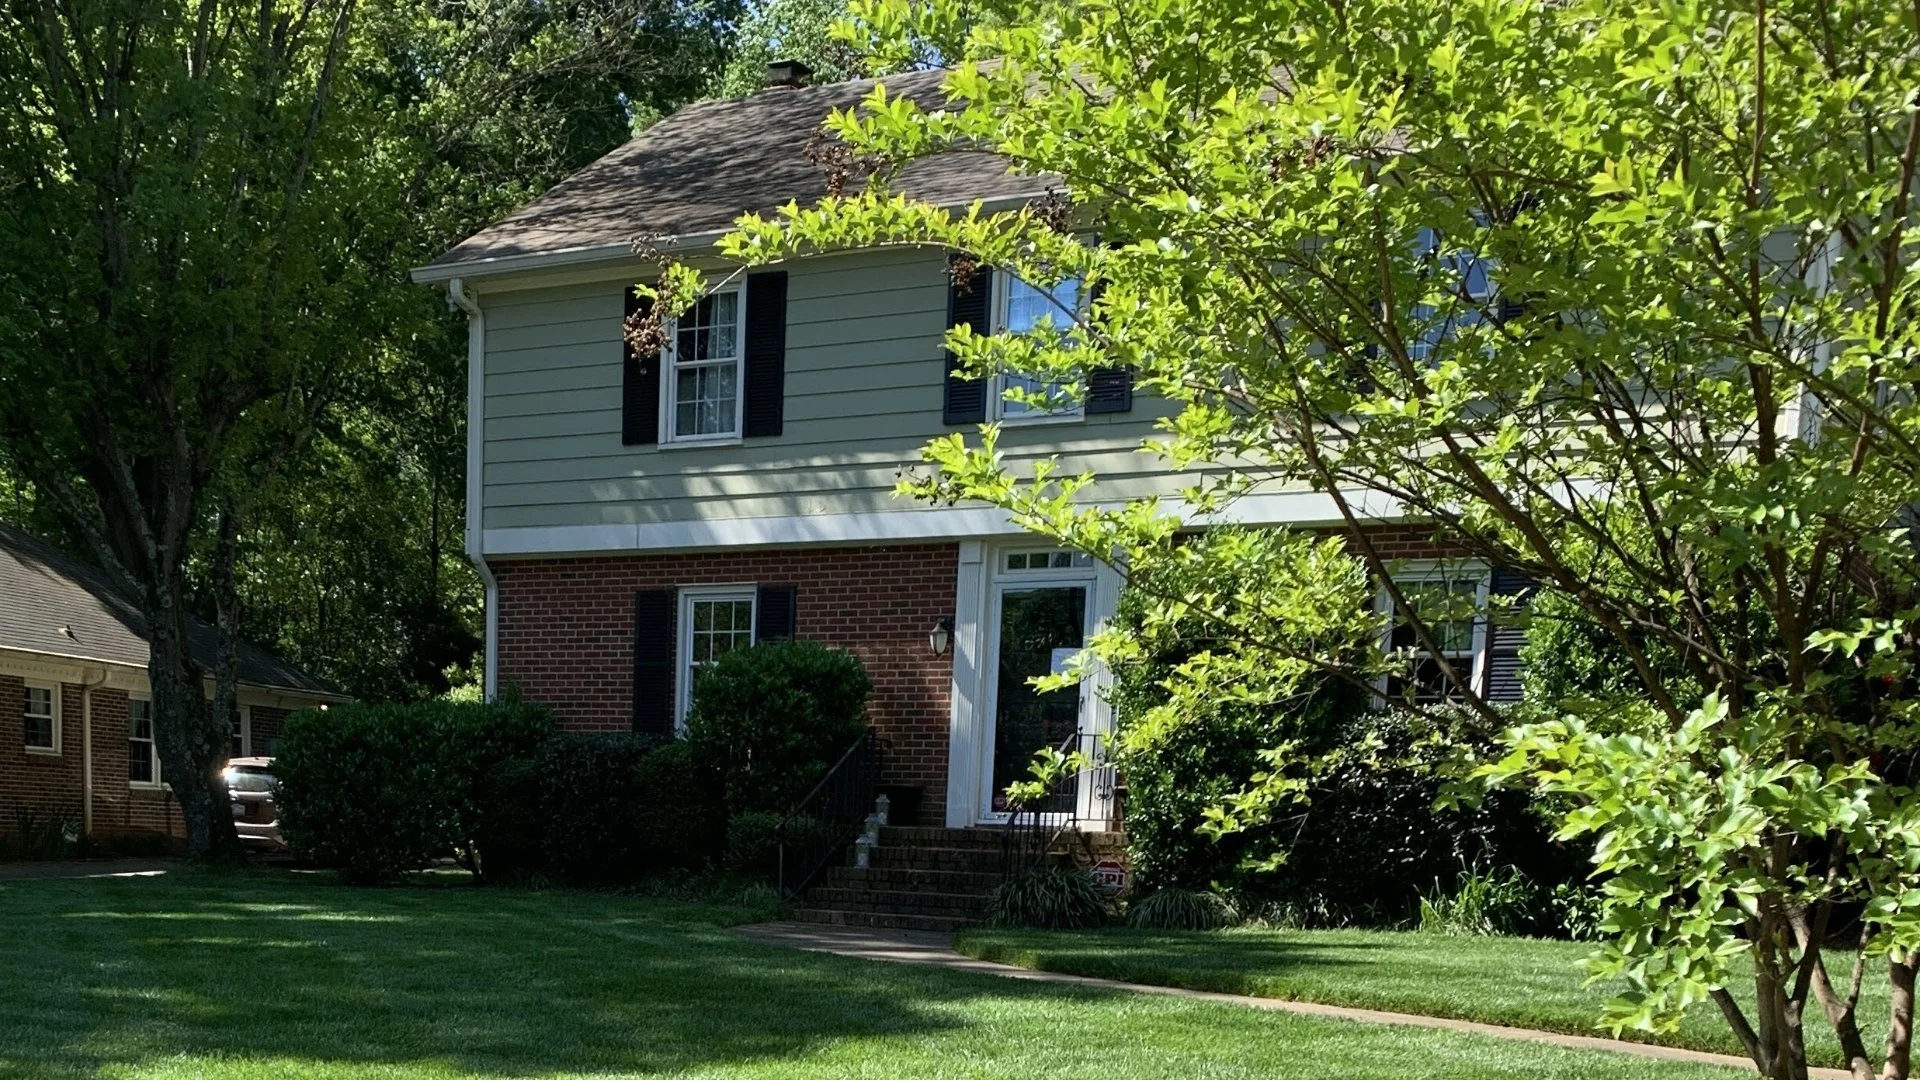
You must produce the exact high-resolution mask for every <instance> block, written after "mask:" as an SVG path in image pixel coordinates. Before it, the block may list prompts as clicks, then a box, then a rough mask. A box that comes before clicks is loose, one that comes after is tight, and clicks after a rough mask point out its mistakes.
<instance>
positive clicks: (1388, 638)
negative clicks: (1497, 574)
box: [1378, 563, 1489, 705]
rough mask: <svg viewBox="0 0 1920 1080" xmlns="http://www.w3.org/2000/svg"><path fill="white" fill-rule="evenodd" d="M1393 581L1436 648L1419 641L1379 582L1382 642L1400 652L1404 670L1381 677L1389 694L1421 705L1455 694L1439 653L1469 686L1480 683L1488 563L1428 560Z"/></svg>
mask: <svg viewBox="0 0 1920 1080" xmlns="http://www.w3.org/2000/svg"><path fill="white" fill-rule="evenodd" d="M1393 581H1394V584H1395V585H1396V586H1397V587H1398V588H1399V590H1400V594H1401V595H1402V596H1404V597H1405V598H1406V600H1407V602H1408V603H1409V604H1411V605H1412V607H1413V609H1414V611H1415V612H1416V613H1417V614H1418V615H1419V616H1420V620H1421V621H1422V622H1424V623H1425V624H1426V627H1427V632H1428V633H1429V634H1430V635H1431V636H1432V638H1433V641H1434V644H1435V645H1436V646H1437V647H1438V653H1437V654H1436V653H1435V652H1434V651H1432V650H1429V649H1427V648H1426V647H1425V645H1424V644H1422V642H1421V641H1420V638H1419V635H1418V634H1416V633H1415V632H1414V629H1413V625H1412V623H1411V622H1410V621H1409V620H1408V618H1407V616H1406V614H1405V613H1404V612H1403V611H1401V610H1400V609H1399V608H1398V607H1396V606H1395V604H1394V602H1393V597H1392V595H1391V594H1390V593H1388V592H1387V589H1386V586H1384V585H1382V586H1381V587H1380V592H1379V601H1378V607H1379V610H1380V611H1381V612H1382V613H1383V614H1385V615H1386V616H1387V620H1386V622H1387V625H1386V630H1385V635H1384V640H1383V642H1382V645H1383V646H1384V647H1385V648H1386V649H1387V651H1389V652H1391V653H1395V654H1399V655H1400V656H1401V657H1402V663H1403V670H1401V671H1398V672H1395V673H1392V674H1389V675H1388V676H1386V678H1385V679H1384V682H1383V685H1382V687H1381V689H1382V690H1383V691H1385V693H1386V695H1387V697H1388V698H1389V699H1390V700H1394V701H1412V702H1414V703H1415V704H1421V705H1432V704H1438V703H1441V702H1446V701H1452V700H1456V699H1458V698H1459V697H1460V691H1459V689H1458V688H1457V687H1455V686H1454V685H1453V683H1452V682H1451V681H1450V680H1449V679H1448V678H1447V676H1446V672H1445V670H1444V669H1443V668H1442V666H1441V664H1440V661H1439V659H1437V658H1436V657H1437V656H1438V657H1444V658H1445V659H1446V663H1447V666H1450V667H1452V668H1453V670H1454V671H1455V673H1457V674H1459V675H1462V676H1464V677H1466V678H1467V679H1468V680H1469V682H1470V683H1471V685H1473V686H1475V687H1484V686H1485V685H1486V660H1487V619H1486V611H1487V588H1488V584H1489V575H1488V573H1487V568H1486V567H1485V566H1482V565H1479V564H1476V563H1427V564H1420V565H1416V566H1411V567H1407V568H1404V569H1402V570H1401V571H1399V572H1397V573H1395V574H1394V576H1393Z"/></svg>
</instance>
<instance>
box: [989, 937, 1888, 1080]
mask: <svg viewBox="0 0 1920 1080" xmlns="http://www.w3.org/2000/svg"><path fill="white" fill-rule="evenodd" d="M958 947H959V949H960V951H961V952H963V953H966V954H967V955H968V956H972V957H976V958H979V959H982V960H996V961H999V962H1000V963H1004V964H1014V965H1017V966H1020V967H1028V968H1038V969H1040V970H1043V971H1058V972H1064V973H1066V974H1071V975H1091V976H1095V977H1098V978H1105V979H1119V980H1122V981H1125V982H1138V983H1150V984H1155V985H1160V986H1180V987H1186V988H1188V989H1193V990H1213V991H1219V992H1221V993H1229V994H1245V995H1249V996H1253V997H1269V998H1279V999H1282V1000H1286V1001H1310V1002H1316V1003H1319V1004H1324V1005H1350V1006H1357V1007H1361V1008H1368V1009H1385V1010H1388V1011H1392V1012H1409V1013H1418V1014H1421V1015H1423V1016H1444V1017H1451V1018H1454V1019H1459V1020H1478V1021H1481V1022H1484V1023H1490V1024H1505V1025H1509V1026H1512V1027H1524V1028H1534V1029H1537V1030H1542V1031H1558V1032H1564V1033H1567V1034H1573V1035H1605V1034H1607V1032H1605V1031H1603V1030H1599V1029H1598V1028H1597V1027H1596V1021H1597V1019H1598V1018H1599V1016H1600V1013H1601V1009H1602V1007H1603V1006H1604V1005H1605V1004H1606V1002H1607V1000H1608V999H1609V998H1611V997H1612V996H1614V994H1616V993H1618V992H1619V990H1620V989H1621V988H1620V987H1618V986H1607V985H1594V986H1588V985H1586V981H1587V980H1586V975H1585V974H1584V973H1582V972H1581V971H1580V969H1579V968H1578V967H1577V966H1576V965H1577V963H1578V962H1579V960H1580V958H1581V957H1583V956H1585V955H1587V953H1588V952H1589V951H1591V949H1590V947H1589V946H1587V945H1583V944H1579V943H1576V942H1569V941H1542V940H1537V939H1533V938H1489V937H1448V936H1445V935H1440V934H1421V933H1411V932H1405V931H1376V930H1241V929H1236V930H1219V931H1210V932H1200V931H1184V932H1158V931H1144V930H1126V929H1106V930H1093V931H1081V932H1071V931H1052V930H1011V929H983V930H973V931H968V932H967V933H965V934H963V935H961V938H960V941H959V942H958ZM1852 962H1853V958H1852V956H1851V955H1843V954H1831V955H1829V957H1828V963H1829V964H1833V965H1836V967H1835V968H1832V969H1830V970H1832V971H1833V973H1834V977H1835V979H1836V980H1837V981H1838V980H1844V978H1845V976H1846V973H1847V972H1848V971H1850V970H1851V965H1852ZM1744 970H1745V969H1742V972H1743V982H1744ZM1875 975H1880V976H1881V977H1880V978H1879V979H1878V980H1877V981H1876V979H1874V978H1873V976H1875ZM1868 976H1869V978H1868V979H1867V981H1866V989H1865V992H1864V993H1863V994H1862V995H1861V1007H1860V1015H1861V1018H1862V1021H1861V1026H1862V1028H1863V1029H1864V1030H1865V1033H1866V1035H1867V1045H1868V1047H1874V1046H1877V1045H1879V1042H1880V1040H1881V1039H1882V1038H1883V1037H1884V1033H1885V1031H1886V1017H1887V987H1886V981H1885V978H1884V969H1879V968H1874V967H1872V966H1871V965H1870V966H1869V969H1868ZM1734 990H1735V993H1736V996H1739V995H1740V994H1741V992H1742V986H1740V985H1736V986H1735V987H1734ZM1748 990H1749V992H1748V994H1747V996H1748V997H1750V996H1751V995H1750V986H1749V987H1748ZM1815 1014H1819V1015H1815ZM1808 1015H1809V1019H1808V1021H1807V1043H1808V1052H1809V1054H1810V1055H1811V1056H1812V1057H1813V1058H1814V1059H1815V1063H1816V1064H1825V1065H1834V1066H1838V1065H1840V1064H1841V1061H1840V1049H1839V1044H1838V1043H1837V1042H1836V1041H1835V1040H1834V1037H1833V1030H1832V1028H1831V1027H1829V1026H1828V1025H1827V1023H1826V1018H1825V1015H1824V1014H1820V1013H1819V1006H1818V1005H1817V1004H1809V1007H1808ZM1621 1037H1622V1038H1626V1039H1632V1040H1637V1041H1641V1042H1658V1043H1663V1044H1666V1045H1669V1046H1679V1047H1685V1048H1687V1049H1690V1050H1711V1051H1717V1052H1720V1053H1726V1054H1738V1053H1740V1052H1741V1051H1740V1044H1739V1042H1738V1041H1737V1040H1735V1039H1734V1037H1733V1034H1732V1032H1731V1031H1729V1030H1728V1028H1727V1026H1726V1022H1725V1020H1723V1019H1722V1018H1721V1015H1720V1010H1719V1009H1717V1008H1715V1007H1714V1006H1713V1005H1712V1004H1710V1003H1703V1004H1702V1005H1700V1006H1697V1007H1696V1008H1694V1009H1692V1010H1691V1011H1689V1012H1688V1013H1687V1015H1686V1017H1685V1018H1684V1020H1683V1021H1682V1024H1681V1027H1680V1029H1679V1030H1678V1031H1675V1032H1672V1033H1668V1034H1662V1035H1658V1036H1656V1035H1652V1034H1648V1033H1645V1032H1634V1031H1629V1032H1625V1033H1623V1034H1622V1036H1621Z"/></svg>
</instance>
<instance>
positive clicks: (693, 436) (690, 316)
mask: <svg viewBox="0 0 1920 1080" xmlns="http://www.w3.org/2000/svg"><path fill="white" fill-rule="evenodd" d="M746 308H747V305H746V303H745V301H744V298H743V296H742V295H741V292H740V289H739V288H738V287H735V288H729V289H723V290H721V291H719V292H715V293H711V294H709V295H707V296H704V297H701V298H700V301H699V302H698V303H696V304H694V305H693V308H692V309H691V310H690V311H688V312H687V313H686V314H685V315H682V316H681V317H680V318H679V319H677V320H675V321H674V326H673V345H672V347H671V348H670V349H669V350H668V354H667V363H666V364H664V365H663V368H664V370H665V371H666V382H667V385H666V392H665V393H663V394H662V395H661V397H662V398H663V399H664V403H665V404H664V408H665V412H666V424H665V425H664V426H665V428H666V430H667V433H668V441H669V442H698V441H702V440H711V439H731V438H737V437H739V435H740V411H741V408H740V405H741V401H740V386H741V370H740V369H741V361H742V359H743V357H744V355H745V351H746V349H745V338H746V327H745V325H744V320H745V318H746Z"/></svg>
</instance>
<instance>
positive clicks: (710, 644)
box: [684, 596, 754, 704]
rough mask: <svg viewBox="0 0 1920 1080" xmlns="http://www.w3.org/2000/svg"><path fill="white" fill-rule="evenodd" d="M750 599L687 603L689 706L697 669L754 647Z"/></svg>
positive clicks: (719, 598)
mask: <svg viewBox="0 0 1920 1080" xmlns="http://www.w3.org/2000/svg"><path fill="white" fill-rule="evenodd" d="M753 608H754V602H753V598H752V597H750V596H747V597H733V596H717V597H698V596H696V597H692V598H691V599H689V600H688V602H687V608H686V619H687V658H686V665H687V666H686V670H685V672H684V678H685V680H686V682H685V688H686V694H685V696H684V700H685V701H686V702H687V703H688V704H691V703H692V700H693V688H694V686H695V684H696V681H697V680H698V679H699V677H700V669H701V668H704V667H707V666H709V665H711V664H712V663H713V662H714V661H716V660H719V659H720V658H721V657H723V656H725V655H727V654H728V653H730V652H732V651H733V650H735V649H744V648H746V647H747V646H749V645H752V644H753V614H754V612H753Z"/></svg>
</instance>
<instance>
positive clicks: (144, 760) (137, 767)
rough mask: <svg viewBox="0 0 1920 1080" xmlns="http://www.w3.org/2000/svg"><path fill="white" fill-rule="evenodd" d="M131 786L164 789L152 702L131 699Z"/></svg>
mask: <svg viewBox="0 0 1920 1080" xmlns="http://www.w3.org/2000/svg"><path fill="white" fill-rule="evenodd" d="M127 783H129V784H131V785H133V786H134V787H159V786H160V740H159V739H157V738H155V737H154V732H153V699H151V698H143V697H128V698H127Z"/></svg>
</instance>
